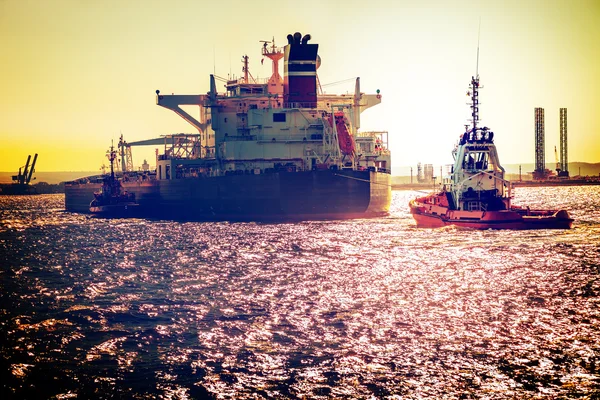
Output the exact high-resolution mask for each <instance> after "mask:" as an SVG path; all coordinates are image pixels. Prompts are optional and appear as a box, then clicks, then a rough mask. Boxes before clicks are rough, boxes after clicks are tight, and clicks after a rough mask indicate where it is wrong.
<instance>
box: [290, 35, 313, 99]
mask: <svg viewBox="0 0 600 400" xmlns="http://www.w3.org/2000/svg"><path fill="white" fill-rule="evenodd" d="M287 39H288V44H287V46H285V59H284V77H283V101H284V103H285V106H286V107H289V108H316V106H317V57H318V55H317V52H318V49H319V45H318V44H308V41H309V40H310V39H311V37H310V35H304V37H302V34H301V33H300V32H296V33H294V35H293V36H292V35H288V36H287Z"/></svg>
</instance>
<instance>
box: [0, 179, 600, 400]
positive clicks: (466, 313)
mask: <svg viewBox="0 0 600 400" xmlns="http://www.w3.org/2000/svg"><path fill="white" fill-rule="evenodd" d="M393 194H394V197H393V204H392V212H391V214H390V216H389V217H387V218H380V219H365V220H352V221H319V222H303V223H294V224H255V223H227V222H223V223H180V222H172V221H156V220H138V219H130V220H119V219H116V220H106V219H98V218H90V217H88V216H85V215H79V214H71V213H66V212H64V211H63V209H64V206H63V202H64V196H63V195H44V196H33V197H10V196H4V197H0V265H1V270H0V274H1V281H0V340H1V343H0V363H1V365H0V374H1V375H0V385H2V398H3V399H6V398H58V399H67V398H115V397H117V398H172V399H175V398H211V397H215V398H407V399H412V398H486V399H496V398H498V399H500V398H565V397H579V398H590V399H591V398H598V397H599V396H600V381H599V378H600V331H599V328H600V320H599V318H600V308H599V305H600V304H599V303H600V301H599V295H600V281H599V279H598V277H599V269H600V187H598V186H588V187H559V188H519V189H517V191H516V198H515V203H517V204H523V205H526V204H529V205H531V206H532V208H535V207H537V206H539V207H563V208H566V209H568V210H569V212H570V213H571V214H572V216H573V217H574V218H575V219H576V222H575V225H574V228H573V229H572V230H567V231H564V230H554V231H553V230H539V231H522V232H517V231H472V230H457V229H455V228H442V229H435V230H431V229H416V228H415V224H414V222H413V220H412V218H411V217H410V214H409V213H408V207H407V202H408V200H409V199H410V198H412V197H414V196H415V195H416V194H417V193H416V192H410V191H395V192H394V193H393Z"/></svg>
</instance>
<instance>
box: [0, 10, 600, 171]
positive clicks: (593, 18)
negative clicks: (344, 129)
mask: <svg viewBox="0 0 600 400" xmlns="http://www.w3.org/2000/svg"><path fill="white" fill-rule="evenodd" d="M480 20H481V36H480V58H479V74H480V77H481V82H482V85H483V86H484V89H483V90H482V91H481V92H480V101H481V118H482V124H483V125H486V126H488V127H490V128H491V129H492V130H493V131H494V132H495V139H496V144H497V146H498V148H499V154H500V161H501V162H502V163H533V162H534V111H533V110H534V107H544V108H545V116H546V162H547V163H551V162H554V146H555V145H556V146H558V145H559V108H560V107H567V108H568V134H569V161H570V162H575V161H581V162H600V116H599V114H600V2H599V1H598V0H590V1H585V0H573V1H555V0H543V1H542V0H540V1H537V0H536V1H531V0H518V1H513V0H509V1H497V0H496V1H485V0H482V1H452V2H449V1H428V0H424V1H414V0H411V1H404V0H395V1H391V0H388V1H379V0H370V1H353V0H346V1H326V0H321V1H312V0H303V1H272V2H266V1H237V0H231V1H225V2H215V1H210V2H208V1H202V0H185V1H183V0H176V1H170V2H167V1H164V0H160V1H154V0H143V1H142V0H126V1H122V0H120V1H116V0H85V1H84V0H0V49H1V51H0V74H1V75H0V76H1V88H2V95H1V96H0V110H1V111H0V115H1V118H0V145H1V148H2V152H1V154H2V156H1V157H0V171H16V170H18V168H19V167H20V166H22V165H23V164H24V163H25V160H26V158H27V155H28V154H33V153H36V152H37V153H39V154H40V156H39V160H38V166H37V168H36V170H37V171H94V170H98V169H99V168H100V166H101V165H102V164H103V163H105V160H106V159H105V158H104V153H105V151H106V149H107V147H108V146H110V142H111V140H112V139H114V140H115V142H116V141H118V137H119V135H120V134H121V133H122V134H123V135H124V137H125V139H126V140H127V141H136V140H142V139H148V138H153V137H159V136H160V135H164V134H169V133H177V132H190V133H192V132H195V131H194V129H193V128H192V127H191V126H190V125H188V124H187V123H185V122H184V121H183V120H182V119H180V118H179V117H178V116H177V115H175V114H174V113H173V112H171V111H169V110H166V109H163V108H161V107H159V106H157V105H156V103H155V90H156V89H160V90H161V92H163V93H176V94H200V93H206V92H207V91H208V89H209V74H211V73H213V70H214V71H216V74H217V75H219V76H223V77H227V76H228V74H229V73H230V72H231V73H232V74H234V75H236V76H239V75H240V74H241V62H240V60H241V57H242V56H243V55H244V54H247V55H248V56H249V57H250V68H251V73H252V74H253V75H254V77H260V78H267V77H268V76H269V75H270V72H271V70H270V68H271V66H270V64H269V63H268V62H265V64H264V66H261V63H260V60H261V55H260V50H261V43H260V42H259V41H260V40H271V38H273V37H275V41H276V43H277V44H278V45H284V44H285V43H286V36H287V34H288V33H293V32H296V31H299V32H301V33H302V34H306V33H310V34H311V35H312V38H313V40H312V42H314V43H319V45H320V47H319V54H320V56H321V59H322V65H321V68H320V69H319V71H318V72H319V79H320V81H321V83H322V84H323V85H326V86H325V87H324V89H325V90H326V92H327V93H345V92H346V91H352V90H353V82H347V83H345V84H342V85H327V84H328V83H332V82H338V81H344V80H349V79H351V78H355V77H357V76H360V78H361V88H362V90H363V91H365V92H368V93H374V92H375V91H376V90H377V89H380V90H381V94H382V96H383V102H382V104H381V105H379V106H377V107H374V108H372V109H370V110H367V111H366V112H364V113H363V114H362V128H363V130H387V131H389V133H390V147H391V150H392V154H393V161H392V162H393V164H394V165H395V166H408V165H416V163H417V162H422V163H432V164H442V163H443V164H447V163H450V162H451V160H452V159H451V154H450V152H451V150H452V147H453V145H454V143H455V142H456V140H457V139H458V136H459V134H460V133H461V132H462V131H463V129H464V127H463V126H464V124H465V123H467V119H468V115H469V112H470V111H469V108H468V106H467V102H468V98H467V96H466V92H467V90H468V84H469V81H470V79H471V76H472V75H473V74H474V73H475V68H476V55H477V40H478V39H477V37H478V28H479V21H480ZM266 61H268V60H266ZM281 73H282V74H283V70H281ZM153 154H154V148H146V149H141V148H134V149H133V157H134V160H133V161H134V164H135V165H136V166H137V165H141V163H142V162H143V159H144V158H147V159H148V161H149V162H150V164H151V165H153V164H154V156H153Z"/></svg>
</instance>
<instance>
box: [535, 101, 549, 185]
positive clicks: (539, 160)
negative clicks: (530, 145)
mask: <svg viewBox="0 0 600 400" xmlns="http://www.w3.org/2000/svg"><path fill="white" fill-rule="evenodd" d="M544 146H545V142H544V109H543V108H541V107H536V108H535V170H534V171H533V179H546V178H547V177H548V175H549V174H550V171H549V170H546V158H545V153H544Z"/></svg>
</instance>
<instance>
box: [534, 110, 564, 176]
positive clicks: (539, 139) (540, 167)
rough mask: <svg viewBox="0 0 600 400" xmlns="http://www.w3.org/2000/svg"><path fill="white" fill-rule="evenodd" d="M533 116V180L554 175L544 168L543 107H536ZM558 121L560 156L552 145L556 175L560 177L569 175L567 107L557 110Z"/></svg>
mask: <svg viewBox="0 0 600 400" xmlns="http://www.w3.org/2000/svg"><path fill="white" fill-rule="evenodd" d="M534 117H535V170H534V171H533V179H534V180H546V179H548V178H549V177H550V176H554V175H553V172H552V171H551V170H549V169H548V168H546V159H545V145H546V144H545V128H544V109H543V108H541V107H536V108H535V110H534ZM559 120H560V121H559V122H560V158H559V155H558V151H557V150H556V146H555V147H554V158H555V162H556V175H555V176H558V177H560V178H568V177H569V160H568V157H567V109H566V108H561V109H560V110H559Z"/></svg>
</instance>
